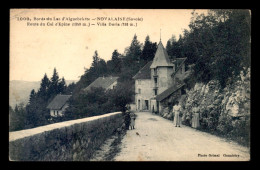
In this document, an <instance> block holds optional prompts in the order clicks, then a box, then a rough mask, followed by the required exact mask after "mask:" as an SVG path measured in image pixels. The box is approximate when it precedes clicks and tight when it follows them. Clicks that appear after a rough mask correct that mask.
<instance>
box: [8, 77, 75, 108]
mask: <svg viewBox="0 0 260 170" xmlns="http://www.w3.org/2000/svg"><path fill="white" fill-rule="evenodd" d="M72 82H77V80H66V84H67V85H69V84H71V83H72ZM40 84H41V82H40V81H23V80H11V81H10V84H9V105H10V106H12V107H13V108H14V107H15V105H16V104H19V103H21V102H23V103H24V104H27V103H28V101H29V96H30V93H31V91H32V89H34V90H35V91H38V89H39V88H40Z"/></svg>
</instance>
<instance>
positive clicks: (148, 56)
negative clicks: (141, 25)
mask: <svg viewBox="0 0 260 170" xmlns="http://www.w3.org/2000/svg"><path fill="white" fill-rule="evenodd" d="M156 49H157V44H156V43H152V42H151V41H150V37H149V36H148V35H147V36H146V38H145V42H144V47H143V50H142V54H141V60H145V62H146V63H147V62H148V61H152V60H153V58H154V55H155V52H156Z"/></svg>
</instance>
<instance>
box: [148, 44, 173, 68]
mask: <svg viewBox="0 0 260 170" xmlns="http://www.w3.org/2000/svg"><path fill="white" fill-rule="evenodd" d="M160 66H166V67H169V66H170V67H173V66H174V65H173V63H171V61H170V58H169V56H168V54H167V52H166V50H165V48H164V47H163V44H162V42H161V41H160V42H159V44H158V48H157V50H156V53H155V56H154V59H153V63H152V65H151V67H150V68H156V67H160Z"/></svg>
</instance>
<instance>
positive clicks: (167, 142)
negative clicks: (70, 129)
mask: <svg viewBox="0 0 260 170" xmlns="http://www.w3.org/2000/svg"><path fill="white" fill-rule="evenodd" d="M136 114H137V116H138V117H137V119H136V129H134V130H128V131H127V133H126V135H125V136H124V138H123V139H122V140H121V144H120V145H118V146H117V147H119V148H118V151H119V152H118V153H116V154H115V156H114V157H113V159H112V161H248V160H250V152H249V148H247V147H243V146H241V145H238V144H237V143H235V142H230V141H228V140H226V139H223V138H220V137H217V136H214V135H211V134H209V133H206V132H201V131H198V130H196V129H193V128H191V127H188V126H184V125H181V127H174V126H173V123H172V121H170V120H167V119H164V118H162V117H160V116H158V115H154V114H152V113H150V112H138V113H136ZM110 140H111V139H110ZM108 143H109V142H108ZM110 143H111V142H110ZM103 147H105V146H103ZM106 148H109V147H106ZM107 150H108V149H107Z"/></svg>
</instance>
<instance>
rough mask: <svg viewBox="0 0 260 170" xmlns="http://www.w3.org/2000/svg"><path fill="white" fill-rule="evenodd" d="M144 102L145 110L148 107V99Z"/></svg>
mask: <svg viewBox="0 0 260 170" xmlns="http://www.w3.org/2000/svg"><path fill="white" fill-rule="evenodd" d="M144 102H145V110H148V108H149V104H148V102H149V101H148V100H145V101H144Z"/></svg>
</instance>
